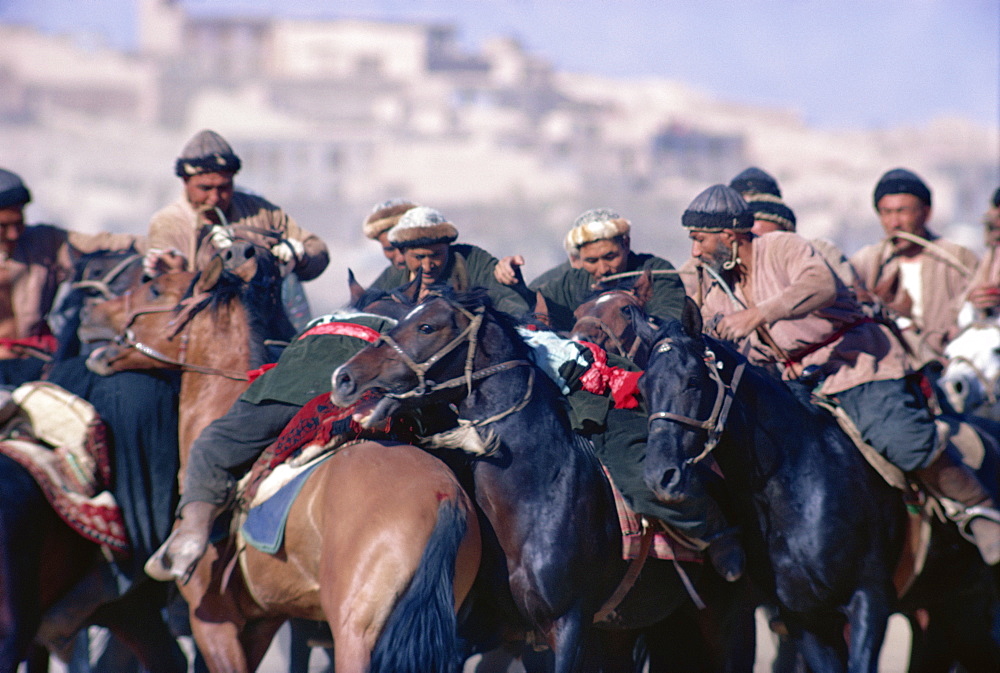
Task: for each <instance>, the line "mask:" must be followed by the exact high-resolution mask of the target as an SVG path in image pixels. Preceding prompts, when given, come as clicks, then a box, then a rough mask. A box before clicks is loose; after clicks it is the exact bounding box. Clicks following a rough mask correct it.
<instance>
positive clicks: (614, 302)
mask: <svg viewBox="0 0 1000 673" xmlns="http://www.w3.org/2000/svg"><path fill="white" fill-rule="evenodd" d="M652 296H653V278H652V276H651V275H650V273H649V272H648V271H645V272H643V273H642V274H641V275H639V276H638V277H636V278H635V279H633V280H631V281H629V282H626V283H616V284H611V285H607V286H601V287H599V288H598V289H597V290H596V291H595V294H594V296H593V297H591V298H589V299H588V300H587V301H585V302H584V303H582V304H580V306H578V307H577V308H576V310H575V311H573V317H574V318H576V323H575V324H574V325H573V329H572V330H571V331H570V335H569V336H570V338H571V339H575V340H577V341H589V342H590V343H592V344H595V345H597V346H600V347H601V348H603V349H604V350H606V351H607V352H609V353H614V354H616V355H620V356H621V357H623V358H626V359H628V360H631V361H632V362H634V363H635V364H636V365H638V366H639V367H645V365H646V361H647V360H648V359H649V347H648V345H647V344H646V343H645V342H644V341H643V340H642V339H640V338H639V335H638V333H637V332H636V331H635V329H634V328H633V326H632V318H631V314H630V313H629V312H628V311H627V310H625V308H626V307H629V306H631V307H635V308H637V309H640V310H644V309H645V306H646V304H647V303H648V302H649V300H650V299H651V298H652Z"/></svg>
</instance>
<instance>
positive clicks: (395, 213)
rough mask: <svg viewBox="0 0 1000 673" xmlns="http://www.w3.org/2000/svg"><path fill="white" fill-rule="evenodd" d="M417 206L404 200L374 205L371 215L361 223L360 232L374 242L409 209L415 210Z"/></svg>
mask: <svg viewBox="0 0 1000 673" xmlns="http://www.w3.org/2000/svg"><path fill="white" fill-rule="evenodd" d="M416 206H417V204H415V203H411V202H410V201H407V200H406V199H389V200H388V201H383V202H382V203H377V204H375V207H374V208H372V212H371V214H369V215H368V217H366V218H365V221H364V222H362V223H361V230H362V231H364V232H365V236H367V237H368V238H370V239H372V240H373V241H374V240H376V239H377V238H378V237H379V236H381V235H382V234H384V233H385V232H387V231H389V230H390V229H392V228H393V227H395V226H396V224H397V223H398V222H399V218H400V217H402V216H403V213H405V212H406V211H408V210H409V209H410V208H416Z"/></svg>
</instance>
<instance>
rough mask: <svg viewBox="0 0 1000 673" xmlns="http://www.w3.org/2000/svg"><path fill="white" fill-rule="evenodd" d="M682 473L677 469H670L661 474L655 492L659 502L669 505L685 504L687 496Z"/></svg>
mask: <svg viewBox="0 0 1000 673" xmlns="http://www.w3.org/2000/svg"><path fill="white" fill-rule="evenodd" d="M681 482H682V472H681V471H680V470H679V469H677V468H675V467H668V468H667V469H665V470H664V471H663V473H662V474H660V478H659V482H658V483H657V484H656V487H655V491H656V496H657V498H658V499H659V500H661V501H663V502H665V503H667V504H679V503H681V502H684V500H685V499H686V495H685V493H684V488H683V485H682V483H681Z"/></svg>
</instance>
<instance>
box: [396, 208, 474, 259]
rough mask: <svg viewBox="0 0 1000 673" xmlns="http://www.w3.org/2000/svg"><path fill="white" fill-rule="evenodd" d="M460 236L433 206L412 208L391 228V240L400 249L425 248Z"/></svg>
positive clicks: (453, 226) (451, 240) (452, 225)
mask: <svg viewBox="0 0 1000 673" xmlns="http://www.w3.org/2000/svg"><path fill="white" fill-rule="evenodd" d="M456 238H458V229H456V228H455V225H454V224H452V223H451V222H449V221H448V220H447V219H445V216H444V215H442V214H441V213H440V212H438V211H436V210H434V209H433V208H427V207H426V206H417V207H416V208H410V209H409V210H407V211H406V212H405V213H403V215H402V217H400V218H399V222H397V223H396V226H395V227H393V228H392V229H390V230H389V242H390V243H392V244H393V245H394V246H396V247H397V248H399V249H404V248H423V247H426V246H428V245H434V244H435V243H451V242H453V241H454V240H455V239H456Z"/></svg>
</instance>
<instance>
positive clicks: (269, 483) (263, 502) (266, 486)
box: [240, 451, 335, 554]
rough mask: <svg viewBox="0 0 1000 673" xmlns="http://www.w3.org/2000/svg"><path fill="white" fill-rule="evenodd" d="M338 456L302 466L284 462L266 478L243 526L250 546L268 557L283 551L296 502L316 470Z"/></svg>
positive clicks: (329, 453)
mask: <svg viewBox="0 0 1000 673" xmlns="http://www.w3.org/2000/svg"><path fill="white" fill-rule="evenodd" d="M334 453H335V452H334V451H330V452H327V453H324V454H322V455H320V456H318V457H317V458H315V459H314V460H311V461H310V462H308V463H306V464H305V465H301V466H298V467H292V466H291V465H289V464H288V463H282V464H281V465H278V466H277V467H276V468H275V469H274V470H273V471H272V472H271V473H270V474H268V475H267V477H265V478H264V481H263V482H262V483H261V484H260V488H259V489H258V490H257V497H256V498H255V499H254V502H253V504H252V506H251V507H250V508H249V509H248V510H247V514H246V518H245V519H244V520H243V524H242V525H241V526H240V533H241V534H242V535H243V539H244V540H246V542H247V544H249V545H250V546H252V547H253V548H254V549H257V550H259V551H262V552H264V553H265V554H276V553H277V552H278V550H279V549H281V545H282V543H283V542H284V540H285V523H286V522H287V521H288V512H289V511H290V510H291V509H292V503H294V502H295V498H297V497H298V495H299V491H301V490H302V486H303V485H304V484H305V483H306V479H308V478H309V475H311V474H312V473H313V470H315V469H316V468H317V467H319V466H320V464H322V463H323V462H324V461H325V460H327V459H329V458H330V457H332V456H333V454H334Z"/></svg>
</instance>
